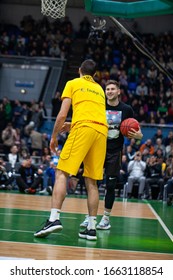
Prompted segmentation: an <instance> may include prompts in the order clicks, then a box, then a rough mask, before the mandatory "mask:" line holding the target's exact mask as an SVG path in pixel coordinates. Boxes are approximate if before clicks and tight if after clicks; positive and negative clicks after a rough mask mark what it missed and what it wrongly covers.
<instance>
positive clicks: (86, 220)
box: [80, 215, 89, 228]
mask: <svg viewBox="0 0 173 280" xmlns="http://www.w3.org/2000/svg"><path fill="white" fill-rule="evenodd" d="M88 223H89V220H88V215H86V216H85V220H84V221H83V222H82V223H81V224H80V227H83V228H86V227H87V226H88Z"/></svg>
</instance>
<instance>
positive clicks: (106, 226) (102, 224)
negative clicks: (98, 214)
mask: <svg viewBox="0 0 173 280" xmlns="http://www.w3.org/2000/svg"><path fill="white" fill-rule="evenodd" d="M110 228H111V225H110V222H109V219H105V218H104V217H102V219H101V221H100V223H99V224H98V225H97V226H96V229H103V230H106V229H110Z"/></svg>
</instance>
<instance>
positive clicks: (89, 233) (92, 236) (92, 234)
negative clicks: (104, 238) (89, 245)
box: [79, 228, 97, 240]
mask: <svg viewBox="0 0 173 280" xmlns="http://www.w3.org/2000/svg"><path fill="white" fill-rule="evenodd" d="M79 237H80V238H85V239H87V240H97V236H96V230H95V229H87V228H86V229H85V230H84V231H80V232H79Z"/></svg>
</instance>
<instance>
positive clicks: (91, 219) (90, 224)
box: [87, 216, 96, 229]
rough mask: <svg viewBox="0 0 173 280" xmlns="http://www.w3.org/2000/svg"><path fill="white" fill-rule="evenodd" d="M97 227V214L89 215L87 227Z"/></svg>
mask: <svg viewBox="0 0 173 280" xmlns="http://www.w3.org/2000/svg"><path fill="white" fill-rule="evenodd" d="M95 228H96V216H88V227H87V229H95Z"/></svg>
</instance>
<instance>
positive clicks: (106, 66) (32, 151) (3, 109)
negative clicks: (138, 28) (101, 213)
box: [0, 16, 173, 198]
mask: <svg viewBox="0 0 173 280" xmlns="http://www.w3.org/2000/svg"><path fill="white" fill-rule="evenodd" d="M90 27H91V23H90V22H89V20H88V19H87V17H84V19H83V20H82V21H81V23H80V25H79V29H78V30H74V28H73V24H72V22H71V21H70V19H69V18H68V17H65V18H64V19H62V20H57V21H54V22H49V20H48V19H47V18H46V17H43V19H42V20H39V21H36V20H34V19H33V18H32V17H31V16H26V17H24V18H23V20H22V22H21V26H20V27H16V26H13V25H4V24H0V32H1V36H0V54H1V55H18V56H42V57H44V56H49V57H57V58H66V59H68V57H69V54H70V53H71V51H72V44H73V41H74V39H75V38H77V37H78V38H82V39H83V40H85V46H84V51H83V57H82V58H81V59H82V60H83V59H88V58H92V59H94V60H95V61H96V62H97V64H98V71H97V73H96V80H97V81H98V82H99V83H100V84H101V85H102V86H103V88H104V85H105V82H106V81H107V80H108V79H115V80H117V81H119V82H120V85H121V100H122V101H124V102H125V103H128V104H130V105H131V106H132V107H133V109H134V112H135V118H136V119H137V120H138V121H139V122H140V123H151V124H170V125H172V124H173V83H172V82H171V81H170V80H169V79H168V77H167V76H166V75H164V74H162V73H161V72H160V71H159V70H158V69H157V68H156V67H155V66H154V65H153V64H152V63H151V61H150V60H149V59H148V58H147V57H145V56H144V55H142V54H141V53H140V52H139V51H138V50H137V49H136V48H135V47H134V45H133V44H132V42H131V39H129V38H128V37H127V36H126V35H125V34H120V33H118V32H117V31H116V30H115V28H112V27H110V28H108V31H105V32H104V33H103V35H102V36H103V37H102V38H100V39H99V40H95V39H93V40H90V39H88V35H89V33H90ZM138 35H140V38H141V40H142V41H143V44H144V46H146V47H147V48H149V50H150V53H151V54H152V55H153V56H154V57H155V58H157V59H158V61H159V62H160V64H161V65H162V66H163V67H165V68H167V69H168V68H169V69H170V71H173V59H172V57H173V34H172V33H171V32H168V33H164V34H160V35H154V34H138ZM60 94H61V93H59V92H57V93H56V95H55V97H54V98H53V99H52V106H53V107H52V108H53V109H52V117H56V115H57V113H58V110H56V108H58V109H59V108H60V105H61V101H60ZM46 115H47V112H46V109H45V106H44V104H43V102H35V101H34V100H33V101H31V102H30V104H26V103H21V102H20V101H19V100H14V101H11V100H9V99H8V98H7V97H4V98H3V100H2V101H1V102H0V145H1V151H0V152H1V154H4V155H5V156H4V158H1V160H0V166H3V167H4V166H5V163H7V162H10V163H11V165H12V171H13V170H14V169H15V168H16V165H15V164H16V162H19V163H20V166H18V168H17V171H16V170H15V171H16V172H17V173H18V175H20V174H23V173H22V172H24V170H26V169H27V170H31V169H33V172H31V171H30V172H31V174H29V175H28V176H26V178H25V179H26V182H25V183H26V186H25V188H24V189H21V187H20V186H24V184H23V182H22V183H21V178H20V176H19V177H16V178H14V180H15V183H17V185H18V189H19V190H20V191H22V192H25V190H27V191H26V192H30V193H35V192H36V191H37V189H38V186H39V191H40V192H42V193H45V190H46V185H49V186H50V187H53V182H54V177H53V176H54V175H53V174H54V172H53V170H54V168H55V162H54V160H55V158H54V155H52V154H51V152H50V150H49V140H50V135H48V134H46V133H41V132H40V128H41V126H42V124H43V121H44V118H45V116H46ZM66 136H67V135H62V137H60V139H59V140H60V141H59V144H60V147H59V149H60V150H61V148H62V146H63V144H64V142H65V139H66ZM137 155H140V157H138V156H137ZM139 158H140V159H141V160H142V161H143V162H144V164H143V166H145V168H144V170H143V175H142V176H143V177H144V178H145V184H144V180H143V181H142V177H141V182H142V183H141V187H140V188H139V189H140V193H138V195H139V197H143V195H144V190H145V195H146V197H148V196H149V195H150V184H151V182H152V181H153V180H151V179H153V178H151V177H152V176H154V175H151V168H150V167H151V166H154V165H157V166H159V172H157V176H159V177H157V176H155V179H156V180H157V182H158V181H159V182H160V183H159V185H158V184H157V185H158V186H159V187H158V189H159V190H158V193H157V195H155V196H154V198H158V197H160V198H163V186H164V185H165V184H167V183H169V182H170V180H171V178H172V177H173V171H172V170H173V130H170V132H169V134H168V135H167V136H166V137H164V136H163V135H162V130H161V129H158V131H157V133H156V134H155V135H153V137H151V138H148V139H147V141H146V142H145V143H143V142H141V143H138V141H135V140H134V139H132V140H131V141H129V142H126V145H125V146H124V153H123V164H122V170H121V174H120V177H121V179H120V181H122V182H123V185H124V183H125V182H129V189H128V195H129V197H132V196H133V193H132V189H133V183H134V182H135V181H136V179H135V178H137V177H138V175H135V176H134V174H133V173H132V174H131V175H130V176H131V178H130V176H129V174H130V172H131V168H130V165H133V164H134V161H135V164H136V161H137V162H139ZM56 160H57V159H56ZM132 161H133V162H132ZM34 165H36V166H37V168H36V169H35V168H34V167H31V166H34ZM2 169H3V168H2ZM10 172H11V171H10ZM152 172H153V171H152ZM1 173H2V172H1ZM7 173H8V172H6V175H8V174H7ZM4 174H5V171H4ZM80 174H81V170H80V172H79V174H78V175H80ZM153 174H154V173H153ZM158 174H159V175H158ZM3 176H4V175H3ZM21 176H22V177H23V175H21ZM136 176H137V177H136ZM7 177H9V176H7ZM7 177H3V178H6V179H7ZM10 178H12V177H9V178H8V179H10ZM28 178H29V179H28ZM79 178H81V177H80V176H79ZM79 178H78V179H77V180H76V181H75V180H74V178H72V180H71V182H70V184H71V185H73V188H74V185H76V182H77V183H78V182H79V180H80V179H79ZM6 179H3V180H4V182H5V183H4V184H2V182H1V185H3V187H4V185H5V188H6V187H7V186H10V185H11V184H12V182H11V180H10V181H6ZM75 179H76V178H75ZM3 180H2V181H3ZM35 180H37V181H36V182H37V183H35ZM130 180H131V181H130ZM27 182H29V183H27ZM48 182H49V183H48ZM74 182H75V184H74ZM139 183H140V182H139ZM27 184H28V185H27ZM82 184H83V183H82ZM12 185H13V184H12ZM36 186H37V187H36ZM74 189H75V188H74ZM49 191H50V193H51V188H49ZM172 192H173V190H172Z"/></svg>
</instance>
